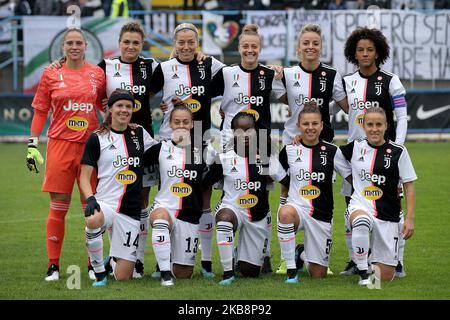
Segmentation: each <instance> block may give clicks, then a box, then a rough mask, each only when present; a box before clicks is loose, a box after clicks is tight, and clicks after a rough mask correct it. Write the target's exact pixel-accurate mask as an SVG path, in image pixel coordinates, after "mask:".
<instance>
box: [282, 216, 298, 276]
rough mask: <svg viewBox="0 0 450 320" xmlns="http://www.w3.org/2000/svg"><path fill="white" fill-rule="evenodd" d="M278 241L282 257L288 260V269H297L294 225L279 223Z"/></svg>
mask: <svg viewBox="0 0 450 320" xmlns="http://www.w3.org/2000/svg"><path fill="white" fill-rule="evenodd" d="M278 241H279V242H280V248H281V255H282V256H283V257H284V259H285V260H286V267H287V268H288V269H296V265H295V231H294V224H293V223H288V224H283V223H280V222H278Z"/></svg>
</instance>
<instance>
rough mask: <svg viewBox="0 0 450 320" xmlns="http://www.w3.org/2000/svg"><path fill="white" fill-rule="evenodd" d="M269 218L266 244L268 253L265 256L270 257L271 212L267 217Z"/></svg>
mask: <svg viewBox="0 0 450 320" xmlns="http://www.w3.org/2000/svg"><path fill="white" fill-rule="evenodd" d="M266 219H267V246H266V254H265V255H264V257H269V258H270V243H271V242H272V214H271V213H270V212H269V214H268V215H267V217H266Z"/></svg>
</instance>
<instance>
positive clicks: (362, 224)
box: [352, 216, 370, 270]
mask: <svg viewBox="0 0 450 320" xmlns="http://www.w3.org/2000/svg"><path fill="white" fill-rule="evenodd" d="M352 229H353V230H352V246H353V257H354V261H355V263H356V265H357V267H358V269H359V270H367V258H368V257H367V255H368V253H369V246H370V234H369V232H370V219H369V217H366V216H357V217H356V218H355V219H354V220H353V223H352Z"/></svg>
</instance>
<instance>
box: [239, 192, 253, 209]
mask: <svg viewBox="0 0 450 320" xmlns="http://www.w3.org/2000/svg"><path fill="white" fill-rule="evenodd" d="M236 202H237V204H238V205H239V206H240V207H242V208H245V209H250V208H252V207H254V206H256V205H257V204H258V197H257V196H255V195H254V194H245V195H243V196H240V197H239V198H238V199H237V200H236Z"/></svg>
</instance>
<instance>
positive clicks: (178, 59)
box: [175, 55, 197, 65]
mask: <svg viewBox="0 0 450 320" xmlns="http://www.w3.org/2000/svg"><path fill="white" fill-rule="evenodd" d="M175 59H177V61H178V62H179V63H181V64H184V65H191V64H196V62H197V55H194V59H192V60H191V61H189V62H184V61H181V60H180V58H178V57H176V58H175Z"/></svg>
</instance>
